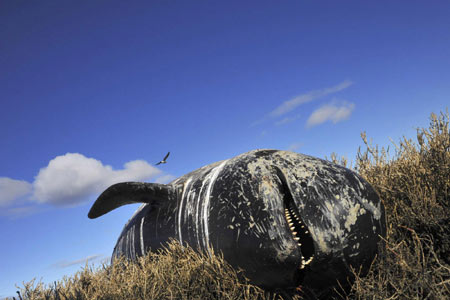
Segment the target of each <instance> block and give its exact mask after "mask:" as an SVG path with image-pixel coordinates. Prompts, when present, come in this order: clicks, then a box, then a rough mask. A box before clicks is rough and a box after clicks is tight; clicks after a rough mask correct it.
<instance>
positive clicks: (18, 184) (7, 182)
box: [0, 177, 32, 206]
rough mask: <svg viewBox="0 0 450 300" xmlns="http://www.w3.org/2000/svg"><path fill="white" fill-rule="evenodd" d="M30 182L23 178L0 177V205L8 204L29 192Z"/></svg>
mask: <svg viewBox="0 0 450 300" xmlns="http://www.w3.org/2000/svg"><path fill="white" fill-rule="evenodd" d="M31 188H32V186H31V184H30V183H29V182H26V181H24V180H15V179H11V178H8V177H0V206H6V205H10V204H12V203H13V202H14V200H16V199H18V198H20V197H23V196H25V195H27V194H29V193H30V192H31Z"/></svg>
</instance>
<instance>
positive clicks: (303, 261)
mask: <svg viewBox="0 0 450 300" xmlns="http://www.w3.org/2000/svg"><path fill="white" fill-rule="evenodd" d="M313 259H314V255H313V256H311V257H310V258H308V260H307V261H305V258H304V257H303V256H302V263H301V265H300V267H299V268H300V270H303V269H304V268H305V267H306V266H307V265H309V264H310V263H311V262H312V261H313Z"/></svg>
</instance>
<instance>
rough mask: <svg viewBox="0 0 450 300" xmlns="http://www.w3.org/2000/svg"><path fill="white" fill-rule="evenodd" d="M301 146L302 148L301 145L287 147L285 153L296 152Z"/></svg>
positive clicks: (294, 144)
mask: <svg viewBox="0 0 450 300" xmlns="http://www.w3.org/2000/svg"><path fill="white" fill-rule="evenodd" d="M301 146H303V143H293V144H291V145H289V147H288V148H287V151H297V150H298V149H299V148H300V147H301Z"/></svg>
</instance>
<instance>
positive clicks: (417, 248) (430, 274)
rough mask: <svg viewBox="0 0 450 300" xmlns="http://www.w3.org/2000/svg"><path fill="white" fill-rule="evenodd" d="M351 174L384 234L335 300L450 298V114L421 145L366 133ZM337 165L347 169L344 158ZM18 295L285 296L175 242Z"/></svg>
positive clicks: (420, 138) (423, 132)
mask: <svg viewBox="0 0 450 300" xmlns="http://www.w3.org/2000/svg"><path fill="white" fill-rule="evenodd" d="M362 138H363V141H364V143H365V144H366V148H367V149H366V150H365V151H358V156H357V160H356V163H355V167H354V170H355V171H357V172H358V173H359V174H361V175H362V176H363V177H364V178H365V179H366V180H367V181H368V182H370V183H371V184H372V185H373V187H374V188H375V189H376V190H377V191H378V193H379V195H380V197H381V199H382V201H383V203H384V205H385V207H386V222H387V224H388V225H387V227H388V228H387V237H386V239H385V240H384V241H383V243H382V245H380V254H379V255H378V257H377V259H375V260H374V262H373V264H372V267H371V270H370V272H369V274H368V275H367V276H366V277H363V278H361V277H359V276H357V273H358V272H357V270H355V271H354V272H355V274H356V280H355V282H354V284H353V287H352V289H351V291H350V293H349V294H347V295H343V294H342V293H341V292H339V291H337V295H336V298H337V299H450V131H449V114H448V111H447V112H446V114H444V113H441V114H440V115H439V116H436V115H434V114H432V115H431V118H430V126H429V128H427V129H423V128H419V129H417V143H416V142H413V141H412V140H411V139H406V138H405V137H404V138H403V139H402V140H400V143H399V145H395V144H394V146H395V154H394V156H393V157H392V158H390V157H389V149H384V148H381V149H380V148H378V146H375V147H373V146H372V145H371V143H369V142H368V141H367V138H366V134H365V133H363V134H362ZM331 159H332V160H333V161H334V162H337V163H340V164H344V165H345V164H346V161H345V159H341V160H339V161H338V159H336V155H332V158H331ZM19 297H20V298H23V299H24V300H34V299H52V300H57V299H280V298H281V296H280V295H273V294H272V295H269V294H267V293H265V292H264V291H263V290H261V289H260V288H258V287H255V286H252V285H250V284H248V282H246V281H245V279H243V278H242V276H239V271H236V270H234V269H233V268H231V267H230V266H229V265H228V264H227V263H226V262H225V261H224V260H223V258H222V257H221V256H220V255H215V256H213V257H208V256H205V255H202V254H198V253H195V252H194V251H193V250H192V249H190V248H181V247H180V245H179V244H177V243H176V242H175V241H173V242H172V243H170V244H169V245H168V246H167V248H164V249H162V250H161V251H159V252H158V253H150V254H149V255H148V256H147V257H145V258H141V259H140V260H139V262H138V263H136V264H135V263H130V262H127V261H124V260H122V261H119V263H116V264H114V265H111V266H106V265H103V266H102V267H101V268H99V269H97V270H95V271H94V270H92V269H91V268H89V267H86V268H85V269H84V270H82V271H80V272H78V273H77V274H76V275H74V276H73V277H71V278H66V277H65V278H63V280H62V281H60V282H58V283H55V285H54V286H49V287H44V286H43V284H42V283H37V284H35V282H34V281H32V282H29V283H24V287H23V288H21V293H20V295H19Z"/></svg>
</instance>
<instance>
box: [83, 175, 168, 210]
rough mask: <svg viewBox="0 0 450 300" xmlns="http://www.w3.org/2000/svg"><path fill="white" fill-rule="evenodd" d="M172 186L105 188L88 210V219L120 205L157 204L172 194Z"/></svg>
mask: <svg viewBox="0 0 450 300" xmlns="http://www.w3.org/2000/svg"><path fill="white" fill-rule="evenodd" d="M174 192H175V191H174V189H173V187H172V186H170V185H167V184H159V183H147V182H122V183H117V184H114V185H112V186H110V187H109V188H107V189H106V190H105V191H104V192H103V193H102V194H101V195H100V196H99V197H98V198H97V200H96V201H95V203H94V204H93V205H92V207H91V209H90V210H89V213H88V217H89V218H90V219H95V218H98V217H100V216H102V215H104V214H106V213H108V212H110V211H112V210H113V209H116V208H118V207H120V206H122V205H126V204H133V203H153V204H155V203H159V202H160V201H167V200H168V199H169V198H170V197H171V195H173V193H174Z"/></svg>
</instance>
